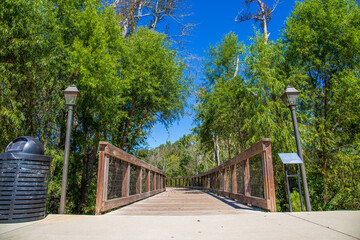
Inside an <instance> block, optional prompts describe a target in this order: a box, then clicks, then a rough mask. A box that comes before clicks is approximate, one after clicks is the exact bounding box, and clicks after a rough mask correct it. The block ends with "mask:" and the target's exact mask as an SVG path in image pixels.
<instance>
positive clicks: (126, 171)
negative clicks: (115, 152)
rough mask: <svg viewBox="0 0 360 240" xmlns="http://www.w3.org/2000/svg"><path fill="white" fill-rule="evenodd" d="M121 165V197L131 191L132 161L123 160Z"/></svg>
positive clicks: (126, 195)
mask: <svg viewBox="0 0 360 240" xmlns="http://www.w3.org/2000/svg"><path fill="white" fill-rule="evenodd" d="M121 167H122V172H123V179H122V187H121V197H128V196H129V192H130V163H128V162H123V163H122V164H121Z"/></svg>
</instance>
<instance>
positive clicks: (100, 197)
mask: <svg viewBox="0 0 360 240" xmlns="http://www.w3.org/2000/svg"><path fill="white" fill-rule="evenodd" d="M100 149H101V146H100ZM97 175H98V177H97V186H96V205H95V215H100V214H101V212H102V204H103V201H104V186H105V152H104V151H100V152H99V164H98V174H97Z"/></svg>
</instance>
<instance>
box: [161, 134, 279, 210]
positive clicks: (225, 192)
mask: <svg viewBox="0 0 360 240" xmlns="http://www.w3.org/2000/svg"><path fill="white" fill-rule="evenodd" d="M259 154H261V161H262V174H263V175H262V176H263V184H264V196H263V197H258V196H252V195H251V176H250V165H251V162H252V161H251V160H252V159H251V158H252V157H255V156H257V155H259ZM239 163H241V164H242V172H243V176H238V175H237V171H236V167H237V164H239ZM228 168H230V171H227V169H228ZM228 174H229V175H230V174H231V178H230V177H228ZM239 177H243V180H244V184H243V185H244V186H243V187H244V188H243V192H244V193H243V194H242V193H238V186H237V179H238V178H239ZM229 178H230V181H229ZM166 183H167V186H175V187H197V188H198V187H200V188H202V189H204V190H209V191H212V192H215V193H217V194H219V195H222V196H225V197H228V198H231V199H234V200H238V201H240V202H242V203H245V204H249V205H252V206H255V207H259V208H262V209H265V210H268V211H270V212H276V199H275V184H274V172H273V163H272V155H271V139H269V138H266V139H262V140H261V141H259V142H257V143H255V144H254V145H253V146H251V147H250V148H249V149H247V150H245V151H244V152H242V153H240V154H239V155H237V156H235V157H234V158H232V159H230V160H228V161H227V162H225V163H223V164H221V165H219V166H217V167H215V168H213V169H211V170H209V171H207V172H204V173H201V174H198V175H194V176H189V177H178V178H168V179H167V180H166ZM230 183H231V189H230V191H229V184H230Z"/></svg>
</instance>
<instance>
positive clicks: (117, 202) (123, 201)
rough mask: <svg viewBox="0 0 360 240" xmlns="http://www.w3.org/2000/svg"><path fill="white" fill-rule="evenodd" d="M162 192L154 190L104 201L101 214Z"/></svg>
mask: <svg viewBox="0 0 360 240" xmlns="http://www.w3.org/2000/svg"><path fill="white" fill-rule="evenodd" d="M163 191H164V190H155V191H151V192H147V193H141V194H136V195H132V196H128V197H122V198H117V199H112V200H108V201H105V202H104V203H103V208H102V212H107V211H109V210H112V209H114V208H118V207H121V206H125V205H128V204H130V203H133V202H136V201H139V200H142V199H144V198H147V197H151V196H153V195H155V194H158V193H161V192H163Z"/></svg>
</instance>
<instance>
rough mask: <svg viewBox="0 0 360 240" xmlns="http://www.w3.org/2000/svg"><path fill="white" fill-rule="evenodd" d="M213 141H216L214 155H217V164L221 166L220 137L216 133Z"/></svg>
mask: <svg viewBox="0 0 360 240" xmlns="http://www.w3.org/2000/svg"><path fill="white" fill-rule="evenodd" d="M213 142H214V157H215V161H216V166H219V165H220V159H219V155H220V149H219V137H218V136H217V135H215V137H214V138H213Z"/></svg>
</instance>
